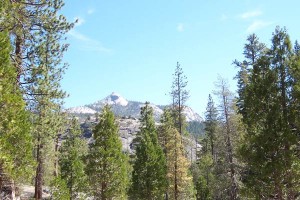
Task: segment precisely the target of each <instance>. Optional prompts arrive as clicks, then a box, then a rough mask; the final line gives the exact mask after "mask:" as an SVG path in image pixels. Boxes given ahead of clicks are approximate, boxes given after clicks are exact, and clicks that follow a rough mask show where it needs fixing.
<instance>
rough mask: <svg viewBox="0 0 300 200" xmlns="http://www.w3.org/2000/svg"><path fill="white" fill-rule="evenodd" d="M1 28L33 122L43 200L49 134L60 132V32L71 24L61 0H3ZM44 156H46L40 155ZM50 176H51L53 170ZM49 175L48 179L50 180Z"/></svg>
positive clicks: (38, 193)
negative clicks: (62, 11) (7, 32)
mask: <svg viewBox="0 0 300 200" xmlns="http://www.w3.org/2000/svg"><path fill="white" fill-rule="evenodd" d="M1 3H3V7H1V14H3V13H4V14H3V15H1V17H2V20H1V22H0V31H3V30H5V29H7V30H9V33H10V39H11V43H12V47H13V48H12V51H11V58H12V60H13V61H14V62H13V65H14V67H15V72H16V73H17V75H16V81H15V84H16V85H17V86H18V87H19V88H20V91H21V94H22V96H23V97H24V99H25V100H26V104H27V108H28V109H29V110H30V112H31V114H32V116H31V121H32V123H33V128H32V131H33V134H34V138H35V144H36V150H35V156H36V160H37V162H38V166H37V169H36V183H35V185H36V189H35V198H36V199H41V198H42V185H43V184H45V183H46V178H47V176H44V175H45V172H47V171H52V170H45V167H46V166H49V164H48V162H49V163H51V164H50V165H51V166H52V167H53V163H54V161H53V158H54V155H51V156H50V155H49V153H50V152H51V154H54V153H53V147H54V144H53V143H54V141H53V140H54V138H55V136H56V135H57V134H58V132H59V131H61V127H59V126H60V125H61V124H62V123H61V120H62V119H63V117H62V116H60V113H61V105H62V101H61V100H62V98H63V97H64V96H65V94H64V93H63V92H62V91H61V90H60V86H59V81H60V79H61V75H62V73H63V71H64V69H65V67H66V65H65V64H62V55H63V52H64V51H66V49H67V46H68V45H67V44H64V43H63V40H65V38H64V35H65V33H66V32H67V31H68V30H70V29H71V28H72V27H73V24H70V23H68V22H67V20H66V18H65V17H64V16H63V15H59V10H60V9H61V8H62V6H63V0H50V1H42V0H39V1H35V2H32V1H30V2H29V1H26V2H24V1H9V0H3V1H1ZM46 154H47V155H46ZM46 157H48V159H47V160H45V158H46ZM52 176H53V174H52ZM50 179H51V178H50Z"/></svg>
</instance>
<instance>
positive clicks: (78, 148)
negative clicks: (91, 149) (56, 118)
mask: <svg viewBox="0 0 300 200" xmlns="http://www.w3.org/2000/svg"><path fill="white" fill-rule="evenodd" d="M87 148H88V147H87V142H86V141H85V140H84V139H82V138H81V130H80V126H79V123H78V121H77V120H76V119H75V118H73V119H72V120H71V122H70V125H69V128H68V131H67V135H66V137H65V141H63V143H62V145H61V149H60V156H59V165H60V168H61V178H62V179H63V180H65V181H66V183H67V187H68V189H69V194H70V199H71V200H72V199H76V198H77V197H78V196H79V192H84V191H85V189H86V188H87V177H86V175H85V171H84V169H85V164H84V162H83V157H84V156H86V153H87Z"/></svg>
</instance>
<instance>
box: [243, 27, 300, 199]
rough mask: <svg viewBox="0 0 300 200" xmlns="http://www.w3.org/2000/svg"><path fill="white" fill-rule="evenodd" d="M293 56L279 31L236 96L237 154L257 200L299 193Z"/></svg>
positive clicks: (294, 53)
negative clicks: (239, 121)
mask: <svg viewBox="0 0 300 200" xmlns="http://www.w3.org/2000/svg"><path fill="white" fill-rule="evenodd" d="M296 52H297V51H293V49H292V46H291V42H290V39H289V36H288V34H287V32H286V30H285V29H280V28H279V27H277V28H276V29H275V32H274V33H273V37H272V45H271V48H270V49H268V50H266V51H265V52H264V53H263V54H261V55H260V56H259V57H258V58H257V59H256V60H255V62H254V64H253V69H252V71H250V72H249V83H247V84H246V85H245V90H244V94H243V96H240V98H242V99H243V101H244V107H243V110H242V112H241V113H242V114H243V122H244V123H245V125H246V130H247V133H246V135H245V137H244V140H243V143H242V146H241V148H240V154H241V157H242V159H243V161H244V162H245V163H246V166H245V169H244V170H245V173H244V176H243V180H244V183H245V185H246V187H247V193H248V194H249V191H250V193H252V194H253V196H254V197H256V198H263V199H266V198H274V197H275V196H277V197H278V198H295V191H299V187H300V182H299V175H300V174H299V171H300V168H298V167H299V163H300V160H299V156H298V155H297V153H296V151H295V150H296V148H297V146H298V142H299V138H298V137H297V135H296V134H295V133H297V132H299V126H298V125H299V118H298V117H297V116H298V114H299V111H298V108H299V96H298V95H297V94H298V93H297V88H298V87H299V86H298V85H299V82H298V81H297V80H298V77H299V76H298V74H297V71H299V69H300V65H299V63H298V62H297V61H296V62H294V61H295V60H297V57H298V56H297V53H296ZM240 110H241V108H240Z"/></svg>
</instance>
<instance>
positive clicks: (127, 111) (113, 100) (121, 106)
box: [66, 92, 203, 122]
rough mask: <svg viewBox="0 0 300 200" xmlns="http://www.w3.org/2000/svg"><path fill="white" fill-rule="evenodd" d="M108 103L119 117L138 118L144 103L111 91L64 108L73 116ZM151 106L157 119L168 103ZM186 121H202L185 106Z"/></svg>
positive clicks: (91, 112)
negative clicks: (95, 98) (83, 102)
mask: <svg viewBox="0 0 300 200" xmlns="http://www.w3.org/2000/svg"><path fill="white" fill-rule="evenodd" d="M107 104H108V105H110V106H111V108H112V111H113V112H114V114H115V115H116V116H119V117H134V118H139V116H140V108H141V107H143V106H144V105H145V103H142V102H139V101H128V100H127V99H126V98H124V97H123V96H121V95H120V94H118V93H116V92H113V93H112V94H110V95H108V96H107V97H105V98H103V99H102V100H98V101H96V102H94V103H90V104H86V105H84V106H76V107H70V108H67V109H66V112H68V113H70V114H74V115H75V116H77V117H78V116H89V115H93V114H95V113H97V112H101V110H102V108H103V107H104V106H105V105H107ZM150 106H151V107H152V108H153V114H154V118H155V120H156V121H159V119H160V116H161V114H162V113H163V108H164V107H167V106H168V105H155V104H153V103H150ZM183 113H184V115H185V117H186V121H188V122H190V121H198V122H202V121H203V119H202V117H201V116H200V115H199V114H198V113H196V112H195V111H194V110H193V109H192V108H190V107H188V106H187V107H186V108H185V109H184V111H183Z"/></svg>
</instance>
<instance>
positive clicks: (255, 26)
mask: <svg viewBox="0 0 300 200" xmlns="http://www.w3.org/2000/svg"><path fill="white" fill-rule="evenodd" d="M271 24H273V23H272V22H265V21H262V20H256V21H254V22H253V23H252V24H251V25H250V26H249V27H248V28H247V32H248V33H253V32H254V31H257V30H259V29H262V28H264V27H266V26H269V25H271Z"/></svg>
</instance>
